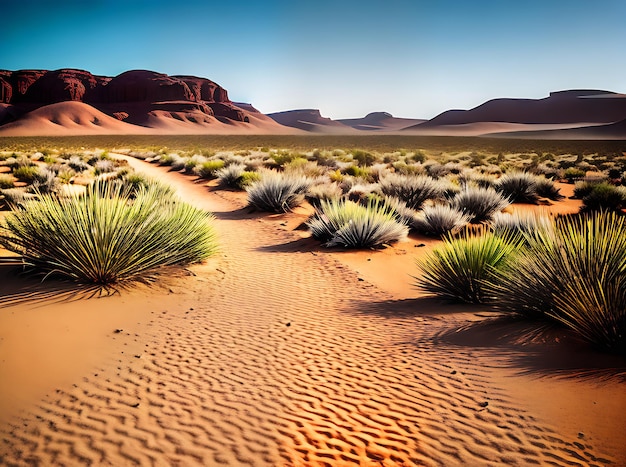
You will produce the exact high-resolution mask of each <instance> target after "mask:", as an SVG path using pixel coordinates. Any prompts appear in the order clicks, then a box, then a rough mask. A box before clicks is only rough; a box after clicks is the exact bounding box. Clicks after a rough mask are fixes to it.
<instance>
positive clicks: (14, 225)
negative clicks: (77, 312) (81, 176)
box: [0, 183, 216, 285]
mask: <svg viewBox="0 0 626 467" xmlns="http://www.w3.org/2000/svg"><path fill="white" fill-rule="evenodd" d="M103 193H104V194H105V196H103ZM210 219H211V215H210V214H208V213H206V212H204V211H201V210H199V209H197V208H194V207H192V206H190V205H188V204H186V203H183V202H181V201H178V200H176V199H174V198H172V197H163V196H162V193H161V192H160V191H158V190H156V191H155V190H152V189H150V188H148V189H142V190H140V191H139V193H138V194H137V197H136V198H135V199H134V200H133V199H131V198H130V197H129V196H128V193H127V192H125V191H123V190H122V189H121V188H120V187H119V186H116V185H114V184H110V185H107V187H103V186H100V184H99V183H96V184H95V185H94V186H92V187H90V188H88V189H87V193H86V194H85V195H84V196H80V197H77V196H72V197H69V198H63V199H59V198H57V197H55V196H52V195H42V196H41V197H40V199H39V200H37V201H28V202H26V203H25V205H24V206H23V209H18V210H17V211H15V212H13V213H11V214H10V215H9V216H8V217H7V218H6V220H5V225H3V226H2V227H1V228H0V243H1V244H2V245H3V246H4V247H5V248H7V249H9V250H11V251H14V252H16V253H19V254H21V255H22V256H23V257H24V259H25V261H26V262H27V263H28V264H30V265H32V266H34V267H35V268H36V269H37V270H40V271H43V272H46V273H47V274H57V275H61V276H65V277H68V278H71V279H74V280H77V281H80V282H86V283H93V284H103V285H106V284H112V283H115V282H119V281H122V280H125V279H130V278H133V277H137V276H140V275H143V274H146V273H147V272H149V271H153V270H154V269H155V268H158V267H160V266H167V265H173V264H181V263H189V262H194V261H200V260H202V259H204V258H206V257H207V256H209V255H210V254H212V253H213V252H214V251H215V248H216V243H215V236H214V232H213V229H212V227H211V225H210Z"/></svg>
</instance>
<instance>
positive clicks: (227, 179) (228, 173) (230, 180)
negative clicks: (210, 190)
mask: <svg viewBox="0 0 626 467" xmlns="http://www.w3.org/2000/svg"><path fill="white" fill-rule="evenodd" d="M245 170H246V166H245V165H244V164H230V165H227V166H226V167H223V168H221V169H219V170H217V171H216V172H215V176H216V177H217V178H218V180H219V181H220V183H221V184H222V185H223V186H227V187H230V188H235V187H237V182H238V180H239V177H241V175H242V174H243V173H244V172H245Z"/></svg>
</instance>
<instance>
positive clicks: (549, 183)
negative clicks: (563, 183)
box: [535, 176, 565, 201]
mask: <svg viewBox="0 0 626 467" xmlns="http://www.w3.org/2000/svg"><path fill="white" fill-rule="evenodd" d="M535 192H536V193H537V195H538V196H540V197H542V198H548V199H551V200H552V201H559V200H562V199H563V198H565V196H563V195H562V194H561V190H560V189H559V188H557V187H556V185H555V184H554V181H553V180H550V179H548V178H546V177H539V176H536V177H535Z"/></svg>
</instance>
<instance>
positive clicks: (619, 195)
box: [581, 182, 626, 212]
mask: <svg viewBox="0 0 626 467" xmlns="http://www.w3.org/2000/svg"><path fill="white" fill-rule="evenodd" d="M582 199H583V205H582V208H581V211H583V212H590V211H600V210H611V211H618V210H620V209H622V208H623V207H626V196H624V193H623V191H622V190H619V189H618V187H616V186H614V185H611V184H610V183H607V182H600V183H591V184H590V186H589V192H588V193H586V194H585V195H584V196H583V197H582Z"/></svg>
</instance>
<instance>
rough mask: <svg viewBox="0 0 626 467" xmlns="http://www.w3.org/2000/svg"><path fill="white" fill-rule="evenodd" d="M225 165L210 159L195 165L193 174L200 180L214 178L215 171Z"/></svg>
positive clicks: (219, 160) (220, 161) (222, 162)
mask: <svg viewBox="0 0 626 467" xmlns="http://www.w3.org/2000/svg"><path fill="white" fill-rule="evenodd" d="M224 165H225V163H224V161H223V160H221V159H212V160H208V161H204V162H202V163H200V164H198V165H196V166H195V167H194V169H193V172H194V173H195V174H196V175H197V176H198V177H200V178H215V177H216V176H217V171H218V170H220V169H222V168H223V167H224Z"/></svg>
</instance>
